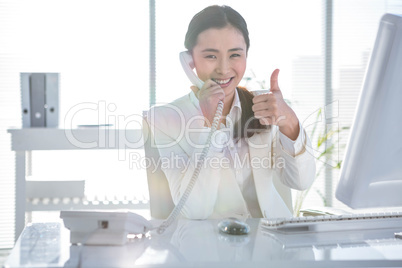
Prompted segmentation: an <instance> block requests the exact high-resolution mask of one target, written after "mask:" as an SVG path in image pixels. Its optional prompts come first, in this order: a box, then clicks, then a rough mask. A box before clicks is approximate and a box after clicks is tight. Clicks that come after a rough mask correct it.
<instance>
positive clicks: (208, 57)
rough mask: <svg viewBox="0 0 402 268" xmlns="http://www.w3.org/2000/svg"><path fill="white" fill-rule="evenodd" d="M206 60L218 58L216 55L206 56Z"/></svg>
mask: <svg viewBox="0 0 402 268" xmlns="http://www.w3.org/2000/svg"><path fill="white" fill-rule="evenodd" d="M205 58H207V59H216V56H215V55H207V56H205Z"/></svg>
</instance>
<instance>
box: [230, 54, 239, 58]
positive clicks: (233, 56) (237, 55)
mask: <svg viewBox="0 0 402 268" xmlns="http://www.w3.org/2000/svg"><path fill="white" fill-rule="evenodd" d="M231 57H232V58H236V57H240V54H232V55H231Z"/></svg>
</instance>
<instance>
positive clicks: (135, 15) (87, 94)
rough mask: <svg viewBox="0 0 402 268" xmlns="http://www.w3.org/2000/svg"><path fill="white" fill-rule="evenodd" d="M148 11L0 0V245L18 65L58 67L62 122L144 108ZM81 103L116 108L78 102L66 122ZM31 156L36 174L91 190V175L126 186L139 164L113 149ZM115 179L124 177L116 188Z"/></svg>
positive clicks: (21, 68)
mask: <svg viewBox="0 0 402 268" xmlns="http://www.w3.org/2000/svg"><path fill="white" fill-rule="evenodd" d="M148 11H149V3H148V1H146V0H143V1H130V0H117V1H93V0H90V1H77V0H60V1H49V0H35V1H6V0H2V1H0V36H1V37H0V38H1V42H0V51H1V53H0V94H1V96H2V97H1V100H0V102H1V105H0V109H1V123H0V128H1V132H2V133H3V134H2V135H1V136H0V146H1V150H0V151H1V156H0V157H1V160H0V161H1V166H2V167H3V168H2V169H1V170H0V177H1V179H0V223H1V224H0V237H2V239H1V241H0V247H11V246H12V244H13V242H14V241H13V240H14V234H13V229H14V194H15V193H14V184H15V183H14V182H15V177H14V176H15V173H14V154H13V152H11V149H10V137H9V136H8V135H7V134H6V133H7V132H6V130H7V129H8V128H10V127H12V126H13V127H21V111H20V108H19V107H20V106H21V104H20V103H21V101H20V78H19V73H20V72H58V73H60V124H59V125H60V127H64V126H66V127H70V126H72V127H76V126H77V125H81V124H85V125H87V124H89V125H91V124H105V123H108V120H109V118H110V117H109V116H111V117H113V118H115V117H117V116H124V117H127V116H130V115H132V114H138V115H142V111H143V110H145V109H148V82H149V79H148V77H149V74H148V73H149V67H148V54H149V53H148V51H149V26H148V25H149V17H148V13H149V12H148ZM85 103H92V104H95V105H103V104H105V105H109V104H112V105H114V107H115V108H116V109H115V111H114V112H110V111H107V112H108V114H107V115H103V114H101V113H100V110H99V109H98V110H89V109H80V110H79V112H77V113H76V115H75V117H74V118H73V120H72V122H65V118H66V116H67V115H68V114H69V112H71V109H72V108H73V107H74V106H76V105H78V104H80V105H83V104H84V105H85ZM98 107H99V106H98ZM106 107H108V106H106ZM67 117H68V116H67ZM109 123H110V122H109ZM118 127H122V128H124V127H126V125H124V126H118ZM127 127H130V126H127ZM33 160H34V162H35V161H37V163H34V166H33V169H34V170H33V174H34V175H38V176H39V177H42V176H43V177H46V178H49V177H51V178H52V179H55V178H62V177H64V178H66V177H67V178H71V179H75V178H85V179H88V183H87V189H86V191H89V192H90V193H93V192H94V191H95V190H94V188H91V186H92V185H97V184H96V183H95V182H97V183H100V185H101V186H100V187H99V188H98V190H99V191H97V193H98V194H99V193H100V194H102V192H105V190H104V189H105V188H107V187H108V184H109V186H110V183H111V181H113V182H114V185H113V190H112V191H109V192H108V193H109V194H110V193H111V192H113V194H124V193H125V192H126V190H125V189H130V188H132V187H130V186H132V184H133V183H135V182H136V179H137V178H138V176H137V175H136V174H137V170H136V169H130V167H129V163H128V162H127V161H126V162H123V161H119V159H118V157H117V153H116V152H115V151H102V152H99V151H98V152H94V151H92V152H91V151H85V152H83V151H74V152H72V151H70V152H66V153H65V154H62V153H61V152H38V151H35V152H33ZM74 165H77V166H75V167H74ZM49 166H50V167H51V168H49ZM119 171H120V172H119ZM111 173H112V174H113V178H114V180H110V177H111V176H110V174H111ZM143 174H145V172H144V173H143ZM141 177H142V182H145V183H146V177H145V175H142V176H141ZM116 180H117V181H125V183H122V185H120V192H119V189H116V188H118V187H117V186H116V185H117V183H116ZM127 185H128V186H127ZM145 186H146V184H145ZM88 187H89V188H88ZM102 189H103V190H102ZM109 189H110V188H109ZM145 189H146V188H145ZM122 191H123V193H122ZM116 192H117V193H116ZM133 192H135V191H134V190H133ZM146 194H147V192H146Z"/></svg>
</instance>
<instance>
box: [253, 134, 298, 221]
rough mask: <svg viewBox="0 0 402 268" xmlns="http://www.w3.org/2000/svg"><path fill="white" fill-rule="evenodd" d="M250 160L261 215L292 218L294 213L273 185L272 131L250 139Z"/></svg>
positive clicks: (255, 135)
mask: <svg viewBox="0 0 402 268" xmlns="http://www.w3.org/2000/svg"><path fill="white" fill-rule="evenodd" d="M248 142H249V152H250V160H251V163H252V165H251V166H252V170H253V177H254V183H255V188H256V192H257V197H258V202H259V204H260V208H261V213H262V215H263V216H264V217H265V218H280V217H291V216H292V213H291V212H290V210H289V208H288V207H287V206H286V204H285V202H284V201H283V199H282V198H281V196H280V195H279V193H278V191H277V190H276V188H275V186H274V184H273V176H274V166H273V164H272V159H271V158H272V154H271V142H272V135H271V131H267V132H262V133H258V134H254V135H253V136H252V137H251V138H249V139H248Z"/></svg>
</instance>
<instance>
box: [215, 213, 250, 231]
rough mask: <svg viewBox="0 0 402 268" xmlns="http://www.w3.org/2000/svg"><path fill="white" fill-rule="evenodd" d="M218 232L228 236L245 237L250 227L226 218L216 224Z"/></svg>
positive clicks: (234, 219)
mask: <svg viewBox="0 0 402 268" xmlns="http://www.w3.org/2000/svg"><path fill="white" fill-rule="evenodd" d="M218 228H219V231H221V232H222V233H225V234H230V235H245V234H248V232H249V231H250V226H249V225H248V224H247V223H245V222H244V221H241V220H239V219H236V218H232V217H231V218H227V219H224V220H222V221H220V222H219V223H218Z"/></svg>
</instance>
